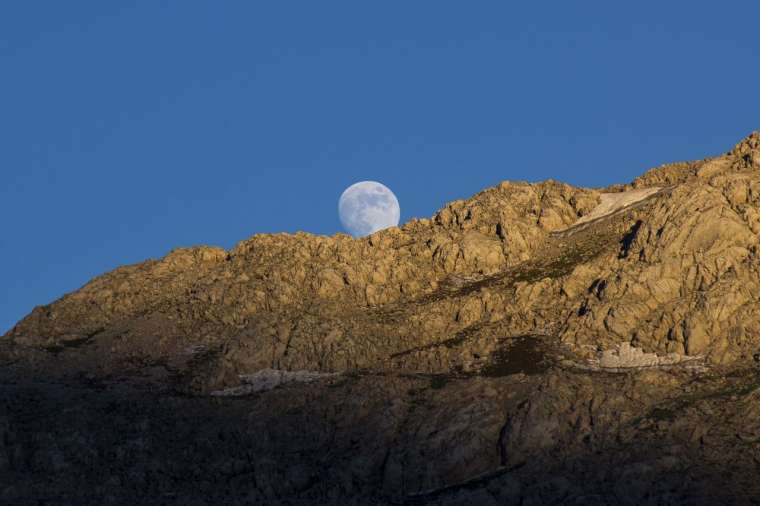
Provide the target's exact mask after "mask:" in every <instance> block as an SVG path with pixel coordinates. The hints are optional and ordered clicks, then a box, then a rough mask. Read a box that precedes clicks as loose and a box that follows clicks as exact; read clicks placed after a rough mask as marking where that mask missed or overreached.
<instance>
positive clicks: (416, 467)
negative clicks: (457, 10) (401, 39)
mask: <svg viewBox="0 0 760 506" xmlns="http://www.w3.org/2000/svg"><path fill="white" fill-rule="evenodd" d="M759 240H760V132H753V133H752V134H750V135H749V136H748V137H746V138H745V139H744V140H742V141H741V142H739V143H738V144H737V145H736V146H735V147H734V148H732V149H731V150H730V151H728V152H727V153H725V154H724V155H720V156H716V157H711V158H706V159H704V160H699V161H694V162H681V163H675V164H666V165H663V166H660V167H656V168H654V169H651V170H649V171H647V172H646V173H644V174H642V175H641V176H639V177H638V178H636V179H635V180H634V181H632V182H631V183H628V184H621V185H612V186H609V187H606V188H601V189H587V188H578V187H574V186H571V185H567V184H564V183H559V182H556V181H551V180H549V181H544V182H541V183H524V182H502V183H500V184H498V185H496V186H494V187H491V188H487V189H485V190H483V191H481V192H479V193H477V194H475V195H474V196H472V197H471V198H469V199H462V200H457V201H454V202H451V203H448V204H447V205H446V206H444V207H443V208H441V209H440V210H439V211H438V212H436V213H435V214H434V215H433V216H432V217H431V218H430V219H419V220H411V221H410V222H408V223H407V224H405V225H404V226H402V227H398V228H395V227H394V228H391V229H386V230H383V231H380V232H377V233H375V234H372V235H370V236H368V237H366V238H361V239H353V238H350V237H348V236H346V235H344V234H337V235H335V236H330V237H327V236H316V235H311V234H306V233H296V234H257V235H254V236H253V237H251V238H249V239H246V240H243V241H241V242H239V243H238V244H237V245H236V246H235V247H233V248H231V249H230V250H228V251H227V250H224V249H222V248H215V247H206V246H199V247H193V248H183V249H177V250H173V251H172V252H170V253H169V254H168V255H166V256H165V257H163V258H162V259H159V260H148V261H145V262H142V263H139V264H135V265H131V266H124V267H120V268H117V269H115V270H114V271H111V272H109V273H106V274H103V275H101V276H98V277H96V278H94V279H93V280H92V281H90V282H89V283H87V284H86V285H84V286H83V287H82V288H80V289H79V290H77V291H75V292H72V293H71V294H67V295H66V296H64V297H62V298H61V299H59V300H58V301H55V302H54V303H52V304H49V305H45V306H39V307H37V308H35V310H34V311H32V313H31V314H30V315H28V316H27V317H25V318H24V319H23V320H21V321H20V322H19V323H18V324H17V325H16V326H14V327H13V329H11V330H10V331H9V332H8V333H6V334H5V335H4V336H3V337H2V338H0V364H2V367H0V372H2V375H1V376H2V378H0V379H3V378H5V379H3V381H0V387H2V388H3V390H4V392H5V393H6V395H7V400H6V401H4V402H5V403H4V404H0V407H2V408H3V411H0V429H2V430H3V431H5V432H2V433H0V435H2V434H6V436H4V437H5V439H3V438H2V437H0V443H2V444H0V470H2V469H5V470H8V471H9V472H10V474H9V475H8V476H12V477H13V479H15V480H18V483H21V485H13V484H11V483H10V481H9V482H6V483H3V482H2V479H0V489H2V486H5V487H6V489H5V490H6V491H8V490H10V492H7V494H8V497H11V496H13V497H17V498H18V497H26V496H28V497H36V498H39V494H37V492H34V490H36V489H37V488H39V490H43V491H44V490H48V491H50V490H52V491H53V492H55V493H57V494H63V496H65V497H68V498H70V499H69V500H72V499H71V498H76V501H75V502H78V503H81V504H88V503H90V502H92V503H100V501H101V500H102V499H103V498H104V497H107V496H108V494H112V496H113V497H112V499H113V500H112V501H111V502H114V501H115V503H127V502H135V501H139V502H143V503H156V504H159V503H162V502H161V501H164V503H174V502H175V501H176V502H177V503H183V501H185V502H184V503H188V501H189V502H190V503H192V501H194V500H196V499H197V501H196V502H198V503H204V501H205V502H210V503H214V502H219V501H223V502H234V501H238V502H246V501H248V502H251V501H253V502H260V503H270V504H280V503H281V504H310V503H315V502H318V503H324V504H333V503H342V504H366V502H367V501H374V502H375V503H377V504H442V505H443V504H470V503H473V502H479V503H483V504H502V503H519V502H520V501H523V502H525V501H527V502H530V501H533V503H537V502H538V503H544V502H552V501H554V502H558V501H564V502H568V503H577V504H581V503H583V504H588V503H592V504H596V503H598V504H607V503H609V502H610V501H613V502H614V501H617V502H619V503H622V504H626V503H630V504H641V503H658V502H669V503H684V504H702V503H704V504H711V503H714V502H715V501H719V502H722V503H726V504H734V503H735V504H745V503H747V504H749V503H751V501H750V499H749V497H750V496H749V495H748V494H747V493H746V491H748V490H753V489H755V488H756V484H755V481H756V480H755V479H754V478H753V477H754V476H755V475H756V472H757V469H758V467H757V466H758V465H760V296H759V295H758V294H760V256H759V250H758V242H759ZM30 396H31V397H30ZM57 396H60V397H61V398H63V399H69V400H70V406H69V408H66V409H69V410H71V414H67V415H65V417H64V418H65V419H66V423H65V424H64V425H63V426H60V427H59V426H56V425H55V423H54V420H55V416H56V415H55V413H56V412H57V411H56V410H60V409H61V403H62V402H64V401H58V400H56V399H57V398H58V397H57ZM29 398H34V399H36V400H35V401H34V403H33V404H34V405H35V406H42V408H40V409H39V410H38V412H39V413H41V415H40V418H39V421H38V422H35V425H34V427H32V428H27V427H26V426H25V425H24V423H25V422H24V420H29V416H30V415H29V413H28V411H27V410H29V409H31V408H29V407H27V404H25V401H24V399H27V400H28V399H29ZM127 405H129V406H130V409H131V410H132V411H130V409H127V407H126V406H127ZM174 405H176V406H181V409H180V410H179V412H178V413H175V412H174V411H173V410H172V409H170V408H169V407H170V406H174ZM109 406H112V407H109ZM109 409H110V410H112V411H113V412H116V413H118V416H116V417H114V416H112V415H111V414H110V413H111V411H109ZM66 412H67V413H69V411H66ZM184 412H187V413H193V417H196V418H192V417H191V418H189V419H188V418H187V417H185V416H183V415H182V413H184ZM97 420H108V421H109V424H106V425H105V426H103V427H98V428H97V429H95V428H93V427H94V425H93V424H95V425H97ZM214 424H219V426H220V427H222V429H220V430H221V431H222V432H225V431H227V432H229V434H228V435H227V436H225V437H224V438H222V440H217V439H216V437H217V436H216V435H215V434H216V432H215V431H216V427H215V425H214ZM54 426H55V428H54ZM190 427H195V429H190ZM193 431H196V432H197V433H195V432H193ZM125 434H136V436H135V437H138V438H140V439H141V440H143V443H142V444H143V446H134V444H133V443H134V441H133V439H132V436H127V435H125ZM175 434H176V435H175ZM192 434H195V435H192ZM180 435H181V436H180ZM57 438H58V439H59V438H63V440H65V441H69V443H66V445H68V446H66V445H64V446H61V444H59V443H57V442H56V441H58V439H57ZM3 441H11V442H3ZM46 441H47V442H46ZM72 441H73V442H72ZM220 441H222V442H220ZM233 441H234V442H235V443H233ZM80 442H81V444H80ZM162 445H163V446H162ZM183 445H187V448H188V449H186V450H181V448H182V447H183ZM109 446H115V447H118V448H122V449H123V450H124V451H125V452H126V453H125V454H124V455H133V458H127V457H124V456H123V457H120V458H116V459H115V460H112V461H110V460H107V459H106V457H105V456H98V457H93V458H94V459H95V461H94V462H96V464H97V465H96V464H92V465H90V464H88V463H86V462H85V461H86V458H85V457H83V455H85V454H87V452H86V450H85V448H86V447H91V448H97V449H98V452H100V453H98V455H101V454H102V455H105V453H103V452H105V451H106V448H108V447H109ZM14 452H15V453H14ZM130 452H131V453H130ZM38 454H39V459H38V458H37V456H38ZM182 455H186V456H187V458H185V457H182ZM104 459H106V460H104ZM156 459H157V460H156ZM38 460H39V462H38ZM61 462H63V464H61ZM155 462H157V463H155ZM152 463H154V464H155V465H154V464H152ZM64 464H65V465H64ZM151 466H153V467H151ZM156 466H157V467H156ZM230 466H231V467H230ZM159 468H160V469H165V470H167V469H168V471H165V472H164V474H161V473H158V472H157V471H156V469H159ZM71 469H77V470H79V471H80V474H82V476H84V478H81V479H83V480H85V481H87V480H95V481H103V482H108V480H112V479H113V480H118V483H119V484H117V485H113V486H110V487H106V488H105V489H102V490H101V491H100V492H98V493H93V494H92V495H87V493H86V492H83V491H81V490H80V488H81V487H82V486H83V482H81V481H77V480H79V478H76V479H75V478H72V477H70V476H68V475H67V470H71ZM150 469H153V471H149V470H150ZM602 469H603V471H602ZM721 469H731V473H732V474H731V478H730V480H728V486H726V483H727V482H726V480H725V479H721V478H719V476H722V474H721V471H720V470H721ZM46 473H47V474H49V475H50V476H53V477H54V479H52V481H51V482H50V483H52V484H50V483H49V484H48V485H44V486H42V485H40V483H41V480H42V479H43V477H44V476H45V475H46ZM51 473H52V474H51ZM187 473H189V474H187ZM188 476H195V477H196V478H193V479H197V480H200V481H198V482H197V483H196V482H195V481H192V480H191V479H189V478H188ZM125 477H128V480H133V479H134V480H137V481H136V482H135V483H140V484H141V485H140V486H135V487H132V486H129V485H127V484H126V482H125V481H124V480H125V479H127V478H125ZM206 478H208V480H207V481H208V483H207V481H204V480H206ZM9 480H10V478H9ZM220 482H224V483H233V484H234V486H232V487H231V488H228V489H227V490H221V489H219V485H218V483H220ZM109 483H110V482H109ZM114 483H115V482H114ZM200 483H204V485H201V484H200ZM206 483H207V484H206ZM214 483H217V485H216V486H214V485H213V484H214ZM14 487H15V488H14ZM199 487H200V488H199ZM2 493H5V492H3V491H2V490H0V496H1V495H2ZM40 493H42V492H40ZM51 493H52V492H51ZM167 493H169V494H174V495H170V496H165V494H167ZM14 494H15V495H14ZM35 494H36V495H35ZM589 494H590V495H589ZM165 497H168V499H164V498H165ZM594 497H596V499H594ZM594 501H596V502H594ZM106 502H107V501H106Z"/></svg>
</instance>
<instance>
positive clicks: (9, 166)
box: [0, 0, 760, 332]
mask: <svg viewBox="0 0 760 506" xmlns="http://www.w3.org/2000/svg"><path fill="white" fill-rule="evenodd" d="M120 4H124V5H120ZM759 19H760V3H758V2H756V1H745V2H736V1H724V2H700V1H691V2H685V1H684V2H677V1H673V2H646V1H639V2H609V1H604V2H602V1H600V2H590V1H589V2H583V1H579V2H559V1H557V2H520V3H519V5H518V2H486V1H483V2H448V1H441V0H438V1H414V2H410V1H403V2H400V1H399V2H396V1H389V2H358V1H346V2H332V1H327V0H326V1H324V2H305V1H304V2H290V1H285V0H278V1H265V0H262V1H255V2H250V1H245V2H242V1H241V2H233V1H228V2H194V1H189V0H184V1H175V2H169V1H167V2H154V1H136V2H102V1H92V2H78V1H71V2H52V1H50V2H41V1H33V0H30V1H15V2H13V1H8V2H2V3H1V4H0V226H1V227H2V234H0V280H1V284H0V332H4V331H5V330H7V329H9V328H10V327H11V326H12V325H13V323H14V322H15V321H17V320H18V319H20V318H21V317H22V316H23V315H25V314H26V313H28V312H29V311H30V310H31V309H32V308H33V307H34V306H35V305H38V304H44V303H48V302H51V301H53V300H54V299H56V298H58V297H60V296H61V295H62V294H64V293H66V292H68V291H71V290H74V289H76V288H77V287H79V286H81V285H82V284H84V283H85V282H86V281H88V280H89V279H90V278H92V277H93V276H95V275H98V274H101V273H103V272H106V271H108V270H110V269H113V268H114V267H116V266H118V265H121V264H125V263H134V262H138V261H141V260H144V259H146V258H156V257H160V256H163V255H164V254H166V253H167V252H168V251H169V250H170V249H172V248H174V247H178V246H189V245H194V244H213V245H220V246H224V247H231V246H233V245H234V244H235V243H236V242H237V241H239V240H242V239H244V238H246V237H248V236H250V235H252V234H254V233H258V232H277V231H288V232H295V231H298V230H304V231H308V232H313V233H319V234H333V233H335V232H337V231H339V230H340V222H339V220H338V216H337V201H338V197H339V196H340V194H341V192H342V191H343V189H345V188H346V187H347V186H348V185H350V184H351V183H354V182H356V181H359V180H364V179H370V180H377V181H380V182H382V183H384V184H386V185H387V186H389V187H390V188H391V189H393V190H394V192H395V193H396V195H397V196H398V198H399V201H400V202H401V212H402V221H405V220H407V219H409V218H411V217H414V216H418V217H419V216H429V215H431V214H432V213H433V212H434V211H435V210H436V209H438V208H439V207H441V206H442V205H443V204H444V203H445V202H447V201H450V200H454V199H457V198H462V197H467V196H469V195H471V194H473V193H475V192H477V191H479V190H480V189H482V188H484V187H486V186H490V185H493V184H495V183H497V182H498V181H501V180H504V179H516V180H529V181H537V180H542V179H546V178H554V179H559V180H562V181H566V182H569V183H572V184H577V185H584V186H602V185H607V184H610V183H613V182H625V181H629V180H630V179H632V178H633V177H634V176H635V175H637V174H639V173H641V172H642V171H643V170H645V169H646V168H648V167H650V166H653V165H657V164H660V163H664V162H668V161H676V160H683V159H692V158H701V157H703V156H706V155H709V154H717V153H720V152H723V151H725V150H727V149H728V148H730V147H731V146H732V145H733V144H734V143H735V142H737V141H738V140H739V139H740V138H741V137H743V136H745V135H746V134H748V133H749V132H750V131H751V130H753V129H759V128H760V104H759V101H760V94H759V93H758V89H760V88H759V83H760V65H758V55H760V37H758V27H760V25H759V24H758V20H759Z"/></svg>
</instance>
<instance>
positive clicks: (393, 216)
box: [338, 181, 401, 237]
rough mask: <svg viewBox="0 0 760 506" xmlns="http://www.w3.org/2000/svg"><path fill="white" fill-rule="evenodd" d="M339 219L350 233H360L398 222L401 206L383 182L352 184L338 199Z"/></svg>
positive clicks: (358, 235)
mask: <svg viewBox="0 0 760 506" xmlns="http://www.w3.org/2000/svg"><path fill="white" fill-rule="evenodd" d="M338 215H339V216H340V222H341V223H342V224H343V228H345V229H346V230H347V231H348V232H349V233H350V234H351V235H353V236H354V237H362V236H365V235H369V234H372V233H374V232H377V231H378V230H382V229H384V228H388V227H395V226H396V225H398V220H399V218H400V217H401V208H400V207H399V205H398V199H397V198H396V196H395V195H394V194H393V192H392V191H391V190H390V189H389V188H388V187H387V186H385V185H382V184H380V183H376V182H375V181H362V182H360V183H356V184H352V185H351V186H349V187H348V188H346V190H345V191H344V192H343V194H342V195H341V196H340V200H339V201H338Z"/></svg>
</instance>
